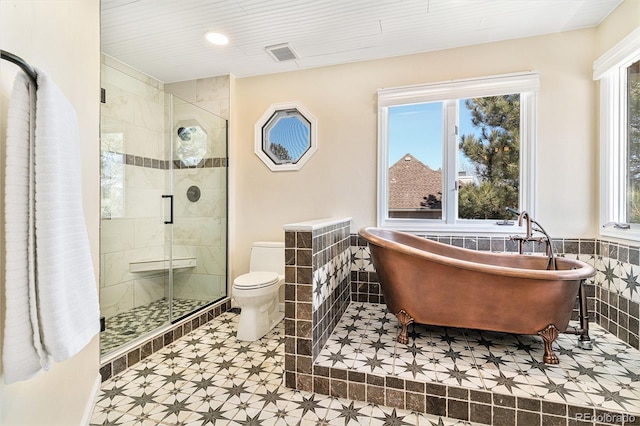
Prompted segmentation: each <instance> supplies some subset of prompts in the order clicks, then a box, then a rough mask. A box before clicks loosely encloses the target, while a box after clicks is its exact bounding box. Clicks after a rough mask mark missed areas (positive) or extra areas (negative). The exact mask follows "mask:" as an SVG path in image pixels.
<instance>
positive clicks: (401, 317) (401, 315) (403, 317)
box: [396, 309, 413, 345]
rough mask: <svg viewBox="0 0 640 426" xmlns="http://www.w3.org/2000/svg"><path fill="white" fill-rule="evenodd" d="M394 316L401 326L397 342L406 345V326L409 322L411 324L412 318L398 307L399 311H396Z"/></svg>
mask: <svg viewBox="0 0 640 426" xmlns="http://www.w3.org/2000/svg"><path fill="white" fill-rule="evenodd" d="M396 318H398V322H400V325H401V326H402V330H400V334H399V335H398V339H397V340H398V343H402V344H403V345H406V344H407V343H409V335H408V334H409V333H408V330H407V327H408V326H409V324H413V318H411V316H410V315H409V314H408V313H407V312H406V311H405V310H404V309H400V311H398V313H397V314H396Z"/></svg>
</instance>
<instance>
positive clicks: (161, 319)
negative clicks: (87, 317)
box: [100, 299, 208, 354]
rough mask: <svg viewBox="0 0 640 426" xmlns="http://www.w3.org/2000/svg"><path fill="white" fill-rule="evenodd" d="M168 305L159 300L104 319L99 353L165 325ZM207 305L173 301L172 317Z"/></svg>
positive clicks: (198, 302)
mask: <svg viewBox="0 0 640 426" xmlns="http://www.w3.org/2000/svg"><path fill="white" fill-rule="evenodd" d="M168 303H169V302H168V300H167V299H161V300H157V301H155V302H152V303H150V304H148V305H144V306H138V307H136V308H133V309H131V310H129V311H126V312H121V313H119V314H117V315H114V316H112V317H109V318H106V328H105V331H103V332H102V333H100V353H101V354H105V353H107V352H109V351H111V350H113V349H115V348H117V347H119V346H121V345H123V344H125V343H128V342H130V341H132V340H134V339H137V338H138V337H140V336H144V335H145V334H147V333H150V332H151V331H153V330H155V329H157V328H158V327H160V326H161V325H163V324H166V323H167V321H168V320H169V304H168ZM207 303H208V302H206V301H202V300H189V299H174V300H173V317H174V318H179V317H181V316H183V315H185V314H188V313H189V312H192V311H193V310H195V309H197V308H199V307H201V306H204V305H205V304H207Z"/></svg>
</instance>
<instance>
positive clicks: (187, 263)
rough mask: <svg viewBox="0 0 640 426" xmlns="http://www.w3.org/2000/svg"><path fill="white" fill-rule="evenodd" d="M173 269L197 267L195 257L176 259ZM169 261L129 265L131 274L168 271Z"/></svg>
mask: <svg viewBox="0 0 640 426" xmlns="http://www.w3.org/2000/svg"><path fill="white" fill-rule="evenodd" d="M172 264H173V269H183V268H193V267H195V266H196V258H195V257H174V258H173V262H172ZM168 270H169V259H151V260H140V261H138V262H130V263H129V272H150V271H168Z"/></svg>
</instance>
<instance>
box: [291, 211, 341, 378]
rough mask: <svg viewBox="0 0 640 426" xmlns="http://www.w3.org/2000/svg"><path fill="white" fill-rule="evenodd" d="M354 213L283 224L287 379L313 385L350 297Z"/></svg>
mask: <svg viewBox="0 0 640 426" xmlns="http://www.w3.org/2000/svg"><path fill="white" fill-rule="evenodd" d="M350 223H351V219H350V218H342V219H322V220H316V221H311V222H302V223H297V224H290V225H285V227H284V230H285V334H286V339H285V370H287V373H286V376H285V384H286V385H287V386H289V387H291V388H298V389H309V387H310V386H311V382H310V380H311V371H312V363H313V359H315V357H316V356H317V355H318V354H319V353H320V350H321V349H322V346H323V345H324V344H325V342H326V341H327V339H328V338H329V336H330V335H331V332H332V331H333V328H334V327H335V325H336V324H337V322H338V321H339V320H340V317H341V316H342V314H343V313H344V311H345V310H346V308H347V306H348V305H349V302H350V300H351V298H350V285H349V282H350V269H351V248H350V234H349V229H350Z"/></svg>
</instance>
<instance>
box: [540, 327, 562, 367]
mask: <svg viewBox="0 0 640 426" xmlns="http://www.w3.org/2000/svg"><path fill="white" fill-rule="evenodd" d="M558 332H559V330H558V328H557V327H556V326H555V325H553V324H549V325H548V326H547V327H546V328H545V329H544V330H540V331H538V335H539V336H540V337H542V340H543V341H544V355H543V357H542V360H543V361H544V363H545V364H559V363H560V360H559V359H558V356H557V355H556V354H555V353H554V352H553V348H552V347H551V345H552V343H553V342H554V341H555V340H556V339H557V338H558Z"/></svg>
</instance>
